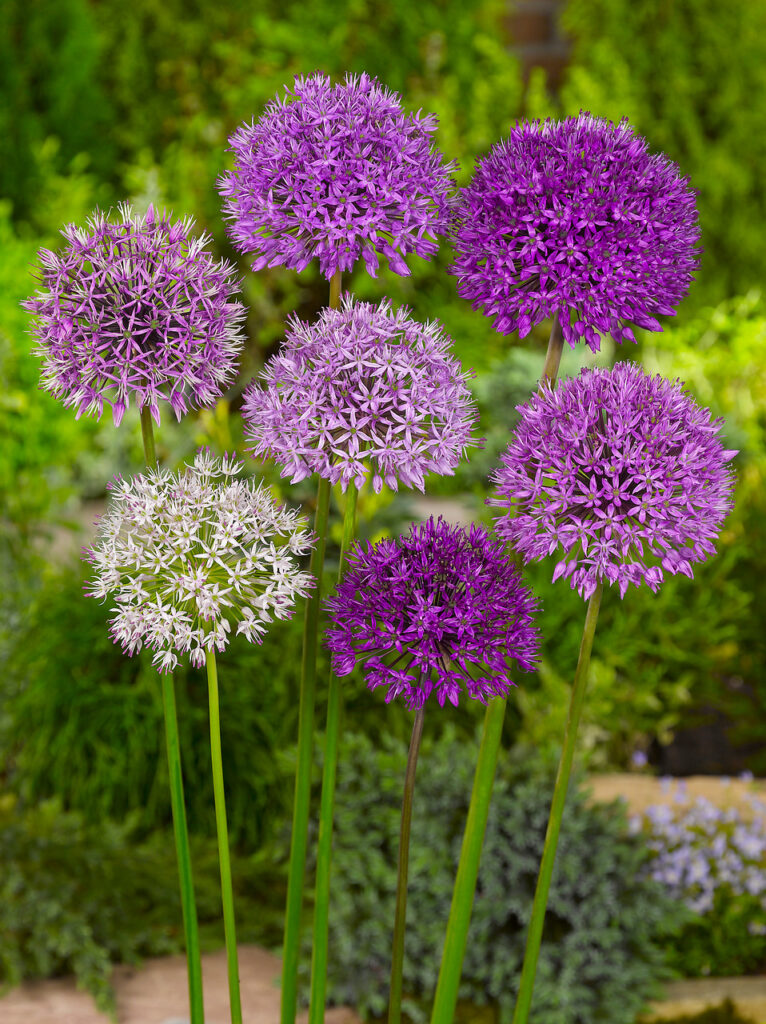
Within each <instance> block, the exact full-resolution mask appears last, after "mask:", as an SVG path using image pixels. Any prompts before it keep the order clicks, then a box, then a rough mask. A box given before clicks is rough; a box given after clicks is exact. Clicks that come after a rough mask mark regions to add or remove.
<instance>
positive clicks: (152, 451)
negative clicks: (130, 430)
mask: <svg viewBox="0 0 766 1024" xmlns="http://www.w3.org/2000/svg"><path fill="white" fill-rule="evenodd" d="M141 437H142V438H143V441H144V455H145V456H146V464H147V466H148V467H149V468H150V469H154V467H155V466H156V465H157V449H156V448H155V447H154V427H153V426H152V414H151V413H150V412H149V406H148V405H145V406H144V407H143V409H142V410H141Z"/></svg>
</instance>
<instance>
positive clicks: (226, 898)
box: [205, 648, 242, 1024]
mask: <svg viewBox="0 0 766 1024" xmlns="http://www.w3.org/2000/svg"><path fill="white" fill-rule="evenodd" d="M205 661H206V664H207V686H208V697H209V700H210V752H211V755H212V762H213V794H214V797H215V827H216V832H217V833H218V861H219V864H220V867H221V902H222V903H223V931H224V937H225V939H226V964H227V969H228V974H229V1005H230V1008H231V1022H232V1024H242V1003H241V1000H240V996H239V964H238V962H237V930H236V926H235V924H234V890H233V888H232V884H231V858H230V856H229V832H228V827H227V824H226V796H225V794H224V788H223V760H222V752H221V715H220V709H219V705H218V668H217V666H216V661H215V651H214V650H213V649H212V648H209V649H208V650H207V651H206V653H205Z"/></svg>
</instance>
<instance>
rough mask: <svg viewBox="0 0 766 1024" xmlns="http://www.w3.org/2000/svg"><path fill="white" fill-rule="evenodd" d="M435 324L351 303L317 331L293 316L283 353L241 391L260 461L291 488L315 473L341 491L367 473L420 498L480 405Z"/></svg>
mask: <svg viewBox="0 0 766 1024" xmlns="http://www.w3.org/2000/svg"><path fill="white" fill-rule="evenodd" d="M450 347H451V342H450V339H449V338H448V337H447V336H446V335H445V333H444V331H443V329H442V327H441V325H440V324H439V323H437V322H436V321H431V322H429V323H426V324H420V323H418V322H417V321H416V320H413V319H412V318H411V316H410V315H409V311H408V310H407V309H405V308H400V309H398V310H393V309H392V307H391V304H390V302H388V301H387V300H383V301H382V302H381V303H380V304H379V305H377V306H376V305H372V304H371V303H367V302H354V300H353V298H352V297H351V296H346V297H345V298H344V300H343V303H342V307H341V309H329V308H328V309H324V310H323V311H322V312H321V314H320V316H319V318H318V320H317V321H316V322H315V323H314V324H307V323H304V322H302V321H301V320H298V319H297V318H293V319H291V320H290V321H289V331H288V334H287V340H286V342H285V344H284V346H283V348H282V350H281V351H280V352H279V353H278V354H277V355H276V356H274V358H272V359H271V360H270V361H269V363H268V364H267V365H266V367H265V369H264V371H263V374H262V377H261V380H262V382H263V384H264V385H265V386H264V387H261V386H259V384H258V383H254V384H253V385H252V387H250V388H249V389H248V390H247V391H246V393H245V400H244V408H243V417H244V420H245V424H246V432H247V437H248V439H249V441H250V442H251V443H252V448H251V449H250V450H251V451H252V453H253V454H254V455H256V456H260V455H265V456H269V457H271V458H273V459H275V460H276V461H277V462H279V463H281V464H282V466H283V469H282V475H283V476H289V477H291V478H292V480H293V481H297V480H302V479H303V478H304V477H307V476H310V475H311V474H312V473H318V474H319V475H320V476H322V477H324V478H325V479H327V480H330V481H331V482H332V483H338V482H340V483H341V486H342V487H343V489H344V490H345V488H346V486H347V485H348V484H349V483H350V482H352V481H353V482H355V483H356V484H357V486H361V485H362V484H363V483H364V482H365V480H366V478H367V475H368V473H369V472H370V471H371V472H372V475H373V486H374V488H375V490H376V491H380V489H381V488H382V486H383V484H384V482H385V483H386V484H387V485H388V486H389V487H391V488H392V489H393V490H396V489H397V486H398V483H399V482H401V483H403V484H404V485H405V486H408V487H417V488H419V489H420V490H423V487H424V483H423V478H424V476H425V474H426V473H430V472H435V473H441V474H451V473H452V472H453V471H454V468H455V466H456V465H457V464H458V462H459V461H460V458H461V455H462V454H463V452H464V451H465V448H466V446H467V445H470V444H474V443H475V441H474V440H473V438H472V437H471V428H472V426H473V424H474V423H475V421H476V419H477V412H476V407H475V405H474V403H473V399H472V398H471V394H470V392H469V390H468V388H467V386H466V383H465V382H466V379H467V378H468V376H469V374H468V373H465V372H463V371H462V370H461V367H460V364H459V362H458V361H457V360H456V359H455V358H454V357H453V356H452V355H451V352H450Z"/></svg>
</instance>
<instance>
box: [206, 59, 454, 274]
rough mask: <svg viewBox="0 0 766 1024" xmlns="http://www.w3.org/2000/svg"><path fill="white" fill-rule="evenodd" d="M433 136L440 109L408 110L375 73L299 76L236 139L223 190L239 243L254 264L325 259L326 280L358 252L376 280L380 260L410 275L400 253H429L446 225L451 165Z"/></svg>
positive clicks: (302, 263)
mask: <svg viewBox="0 0 766 1024" xmlns="http://www.w3.org/2000/svg"><path fill="white" fill-rule="evenodd" d="M435 131H436V118H435V117H434V116H433V115H432V114H426V115H423V114H420V113H417V114H408V113H405V112H404V111H403V110H402V104H401V98H400V97H399V96H398V95H397V94H396V93H392V92H389V91H388V90H387V89H385V88H384V87H383V86H382V85H381V84H380V83H379V82H378V81H377V80H376V79H374V78H370V76H369V75H360V76H359V77H356V76H352V75H348V76H346V80H345V82H344V83H343V84H342V85H341V84H338V85H331V84H330V79H329V77H328V76H327V75H322V74H315V75H311V76H310V77H308V78H296V79H295V85H294V89H293V94H292V95H290V94H289V93H288V95H287V96H286V97H285V98H282V97H277V98H276V99H275V100H273V101H272V102H271V103H269V104H268V106H267V107H266V109H265V110H264V113H263V115H262V116H261V117H260V118H259V119H258V121H254V122H253V123H252V124H250V125H247V124H245V125H243V126H242V127H240V128H239V129H238V130H237V131H236V132H235V133H234V135H232V137H231V139H230V140H229V142H230V146H231V149H232V150H233V151H234V154H235V163H234V170H233V171H231V172H230V173H228V174H225V175H223V177H222V178H221V180H220V182H219V189H220V192H221V194H222V196H223V197H224V199H225V203H224V215H225V216H226V217H227V219H228V220H229V222H230V224H229V234H230V236H231V238H232V241H233V242H234V244H235V246H236V247H237V248H238V249H239V250H240V251H241V252H250V253H254V254H255V256H256V258H255V262H254V263H253V268H254V269H255V270H260V269H262V268H263V267H274V266H278V265H280V264H284V265H285V266H287V267H294V268H295V269H296V270H303V269H304V268H305V267H307V266H308V264H309V263H310V262H311V260H312V259H314V257H318V259H319V268H320V271H321V272H322V274H324V276H325V277H327V278H330V277H332V275H333V274H334V273H335V271H336V270H351V268H352V267H353V266H354V264H355V263H356V261H357V260H358V259H359V257H360V256H361V257H363V258H364V262H365V264H366V266H367V270H368V271H369V272H370V273H371V274H372V275H373V277H374V276H376V274H377V271H378V265H379V260H380V257H384V258H385V259H387V260H388V264H389V266H390V268H391V269H392V270H393V271H395V272H396V273H397V274H405V275H406V274H409V270H408V268H407V264H406V263H405V262H404V259H403V257H404V256H406V255H407V253H410V252H415V253H416V254H417V255H418V256H423V257H425V258H430V257H431V256H432V255H433V254H434V253H435V252H436V249H437V244H436V241H435V236H437V235H440V234H444V233H445V232H446V230H447V228H448V224H449V215H450V209H451V205H452V203H451V195H452V189H453V182H452V178H451V174H452V172H453V171H454V164H452V163H445V162H444V158H443V157H442V155H441V153H440V152H439V151H438V150H437V149H436V148H435V147H434V145H433V135H434V132H435Z"/></svg>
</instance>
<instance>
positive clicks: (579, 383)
mask: <svg viewBox="0 0 766 1024" xmlns="http://www.w3.org/2000/svg"><path fill="white" fill-rule="evenodd" d="M518 408H519V412H520V413H521V419H520V421H519V423H518V426H517V427H516V430H515V432H514V435H513V438H512V440H511V443H510V445H509V446H508V448H507V449H506V451H505V453H504V454H503V455H502V456H501V461H502V465H501V467H500V468H499V469H498V470H497V471H496V472H495V474H494V476H493V482H494V483H495V484H496V485H497V494H496V496H495V497H493V498H491V499H489V504H491V505H496V506H498V507H499V508H501V509H503V510H504V511H503V514H502V515H501V516H500V517H499V518H498V519H497V520H496V528H497V532H498V535H499V536H500V537H502V538H503V539H504V540H506V541H507V542H508V543H509V544H511V545H512V546H513V547H514V548H515V549H516V550H517V551H518V552H519V553H520V554H521V555H522V556H523V558H524V559H525V561H530V560H536V559H541V558H544V557H546V556H547V555H551V554H553V553H554V552H556V555H557V563H556V567H555V569H554V573H553V579H554V580H556V579H558V578H559V577H560V576H563V577H566V578H568V579H569V581H570V584H571V586H572V588H573V589H575V588H576V589H577V590H578V591H579V592H580V594H581V595H582V596H583V597H586V598H587V597H590V595H591V594H592V593H593V591H594V590H595V589H596V586H597V584H598V583H600V582H602V581H603V582H606V583H608V584H610V585H611V584H613V583H617V584H618V585H619V588H620V594H621V595H622V596H624V595H625V591H626V590H627V588H628V585H629V584H631V583H632V584H634V585H635V586H638V585H639V584H641V583H646V584H647V585H648V586H649V587H651V589H652V590H655V591H656V590H657V588H658V587H659V585H660V583H661V582H662V580H663V572H669V573H679V572H682V573H685V574H686V575H687V576H691V575H692V563H693V562H701V561H703V560H704V559H706V558H707V557H708V556H709V555H713V554H715V548H714V547H713V540H714V539H715V537H716V535H717V533H718V531H719V529H720V526H721V523H722V522H723V520H724V519H725V517H726V514H727V513H728V511H729V509H730V508H731V505H732V501H731V492H732V485H733V474H732V472H731V471H730V469H729V468H728V466H727V463H728V462H729V460H730V459H732V458H733V457H734V455H736V452H734V451H726V450H725V449H724V447H723V445H722V444H721V441H720V439H719V437H718V433H719V431H720V429H721V426H722V423H723V421H722V420H714V419H712V418H711V415H710V412H709V410H707V409H704V408H702V407H700V406H699V405H697V403H696V402H695V401H694V399H693V398H691V397H690V396H689V395H688V394H687V393H685V392H684V390H683V387H682V385H681V383H680V382H678V381H674V382H673V381H669V380H665V379H664V378H662V377H659V376H655V377H652V376H651V375H649V374H647V373H644V371H643V370H641V369H640V367H638V366H636V365H634V364H632V363H618V364H617V365H616V366H615V367H614V368H613V369H611V370H605V369H594V370H583V371H582V372H581V373H580V375H579V376H578V377H575V378H572V379H570V380H565V381H562V382H561V383H559V385H558V387H556V388H551V387H550V385H545V386H544V387H543V389H542V390H541V392H540V393H538V394H536V395H534V396H533V397H532V399H531V400H530V401H529V402H527V404H526V405H522V406H519V407H518Z"/></svg>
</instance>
